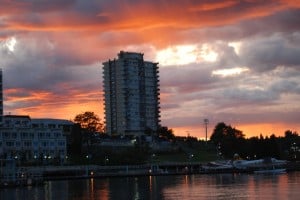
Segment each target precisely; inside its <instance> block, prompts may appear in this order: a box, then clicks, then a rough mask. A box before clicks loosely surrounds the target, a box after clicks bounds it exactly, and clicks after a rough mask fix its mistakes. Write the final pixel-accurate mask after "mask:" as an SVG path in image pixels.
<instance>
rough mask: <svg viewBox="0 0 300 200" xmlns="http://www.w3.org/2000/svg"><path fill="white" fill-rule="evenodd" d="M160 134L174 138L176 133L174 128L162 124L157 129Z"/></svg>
mask: <svg viewBox="0 0 300 200" xmlns="http://www.w3.org/2000/svg"><path fill="white" fill-rule="evenodd" d="M157 133H158V136H159V137H162V138H164V139H167V140H174V139H175V135H174V133H173V130H172V129H169V128H168V127H166V126H160V127H159V128H158V130H157Z"/></svg>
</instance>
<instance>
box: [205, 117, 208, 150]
mask: <svg viewBox="0 0 300 200" xmlns="http://www.w3.org/2000/svg"><path fill="white" fill-rule="evenodd" d="M208 123H209V120H208V119H204V125H205V143H206V144H207V125H208Z"/></svg>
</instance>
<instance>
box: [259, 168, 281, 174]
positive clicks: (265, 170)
mask: <svg viewBox="0 0 300 200" xmlns="http://www.w3.org/2000/svg"><path fill="white" fill-rule="evenodd" d="M283 173H286V169H284V168H279V169H262V170H255V171H254V174H283Z"/></svg>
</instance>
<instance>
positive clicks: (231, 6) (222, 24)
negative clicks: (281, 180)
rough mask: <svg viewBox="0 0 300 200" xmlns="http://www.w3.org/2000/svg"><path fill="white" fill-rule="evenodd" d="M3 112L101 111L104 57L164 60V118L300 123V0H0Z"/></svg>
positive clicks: (167, 122) (281, 127) (198, 128)
mask: <svg viewBox="0 0 300 200" xmlns="http://www.w3.org/2000/svg"><path fill="white" fill-rule="evenodd" d="M0 3H1V4H0V68H2V70H3V82H4V83H3V88H4V94H3V96H4V114H9V113H10V114H16V115H30V116H31V117H32V118H41V117H43V118H61V119H74V117H75V115H77V114H79V113H82V112H84V111H93V112H95V113H96V114H97V115H99V117H100V118H101V119H102V120H103V119H104V116H103V115H104V112H103V88H102V80H103V79H102V62H104V61H106V60H108V59H113V58H116V57H117V54H118V53H119V52H120V51H121V50H123V51H133V52H142V53H144V58H145V59H146V60H148V61H153V62H159V67H160V69H159V71H160V88H161V95H160V98H161V120H162V122H161V124H162V125H163V126H167V127H169V128H172V129H173V130H174V133H175V135H187V134H189V135H191V136H195V137H199V138H203V137H204V136H205V128H204V125H203V120H204V119H205V118H207V119H209V125H208V133H209V135H210V134H211V132H212V131H213V128H214V127H215V125H216V124H217V123H218V122H225V123H226V124H228V125H231V126H233V127H235V128H237V129H239V130H241V131H243V133H244V134H245V135H246V137H251V136H259V135H260V134H262V135H264V136H266V135H271V134H273V133H274V134H275V135H278V136H279V135H284V132H285V130H288V129H289V130H292V131H297V132H298V133H299V132H300V0H226V1H225V0H222V1H221V0H172V1H167V0H155V1H154V0H107V1H106V0H0Z"/></svg>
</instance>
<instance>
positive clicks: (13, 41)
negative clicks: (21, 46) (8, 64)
mask: <svg viewBox="0 0 300 200" xmlns="http://www.w3.org/2000/svg"><path fill="white" fill-rule="evenodd" d="M16 44H17V40H16V38H14V37H12V38H9V39H8V40H7V41H6V42H5V45H6V47H7V48H8V50H9V51H11V52H14V50H15V46H16Z"/></svg>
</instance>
